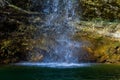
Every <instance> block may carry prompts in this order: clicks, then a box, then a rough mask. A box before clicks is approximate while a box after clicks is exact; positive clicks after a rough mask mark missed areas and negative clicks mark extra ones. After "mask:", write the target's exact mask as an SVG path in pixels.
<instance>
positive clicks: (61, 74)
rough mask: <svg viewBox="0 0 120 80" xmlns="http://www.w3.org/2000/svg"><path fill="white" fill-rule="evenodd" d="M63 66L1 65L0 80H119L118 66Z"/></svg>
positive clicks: (33, 64) (119, 70) (119, 71)
mask: <svg viewBox="0 0 120 80" xmlns="http://www.w3.org/2000/svg"><path fill="white" fill-rule="evenodd" d="M53 64H55V63H53ZM56 65H57V64H56ZM65 65H66V64H61V65H60V64H59V65H57V66H52V63H51V64H46V65H45V64H39V63H37V64H36V63H26V64H25V65H24V63H22V64H12V65H4V66H3V65H2V66H1V67H0V80H120V65H115V64H114V65H113V64H85V63H84V64H69V66H65ZM51 66H52V67H51Z"/></svg>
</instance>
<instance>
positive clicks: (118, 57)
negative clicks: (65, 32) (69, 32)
mask: <svg viewBox="0 0 120 80" xmlns="http://www.w3.org/2000/svg"><path fill="white" fill-rule="evenodd" d="M108 23H109V22H108ZM108 23H104V25H107V26H106V27H105V26H104V27H103V25H101V27H100V29H99V28H98V27H97V25H98V24H101V23H100V22H97V23H96V22H84V21H83V22H82V23H80V27H81V28H80V31H78V32H77V33H76V35H75V37H74V38H75V40H78V41H81V40H82V41H83V42H84V41H85V42H88V44H87V45H86V44H85V45H83V46H84V49H86V50H87V51H88V54H89V55H90V56H89V58H88V59H89V60H90V61H94V62H102V63H103V62H106V63H118V62H120V41H119V39H115V38H113V37H110V36H106V35H104V34H99V33H97V32H98V31H101V30H104V28H106V29H107V31H108V32H109V31H110V32H111V30H113V31H114V29H116V28H115V27H116V25H115V24H116V23H112V24H111V25H110V24H109V25H108ZM92 24H94V27H91V25H92ZM111 26H112V27H111ZM107 31H106V32H107Z"/></svg>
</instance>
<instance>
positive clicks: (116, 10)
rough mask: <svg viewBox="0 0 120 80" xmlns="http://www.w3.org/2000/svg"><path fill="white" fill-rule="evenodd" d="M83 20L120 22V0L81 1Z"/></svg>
mask: <svg viewBox="0 0 120 80" xmlns="http://www.w3.org/2000/svg"><path fill="white" fill-rule="evenodd" d="M79 1H80V5H81V7H82V16H83V19H86V20H90V19H93V18H102V19H107V20H110V21H114V20H116V19H118V20H120V0H79Z"/></svg>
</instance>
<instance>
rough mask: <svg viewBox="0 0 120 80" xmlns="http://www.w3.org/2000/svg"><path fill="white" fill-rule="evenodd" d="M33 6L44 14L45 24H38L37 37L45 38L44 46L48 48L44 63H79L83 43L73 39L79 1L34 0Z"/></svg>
mask: <svg viewBox="0 0 120 80" xmlns="http://www.w3.org/2000/svg"><path fill="white" fill-rule="evenodd" d="M33 5H34V7H35V6H36V7H37V10H38V11H39V12H42V13H43V14H44V17H43V19H44V22H43V24H36V26H37V27H38V28H39V32H38V33H37V36H39V35H43V36H44V42H45V45H44V46H45V47H47V53H46V54H43V56H44V57H43V59H42V62H67V63H77V62H78V58H79V57H78V55H79V51H80V47H81V43H79V42H77V41H74V40H73V39H72V37H73V35H74V33H75V28H74V23H75V21H76V20H77V19H78V17H77V15H76V10H75V9H76V6H77V1H76V0H44V1H42V0H41V1H40V0H34V1H33ZM39 6H40V9H39ZM41 27H42V28H41ZM37 46H40V45H37Z"/></svg>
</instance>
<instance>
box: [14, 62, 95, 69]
mask: <svg viewBox="0 0 120 80" xmlns="http://www.w3.org/2000/svg"><path fill="white" fill-rule="evenodd" d="M15 65H17V66H38V67H51V68H79V67H88V66H91V65H93V64H90V63H81V64H77V63H39V62H38V63H30V62H23V63H17V64H15Z"/></svg>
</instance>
